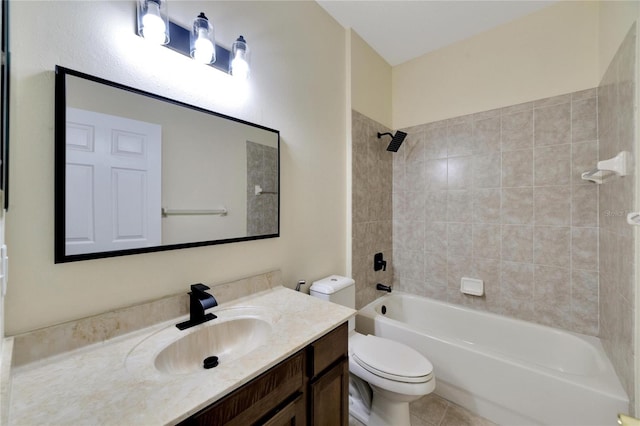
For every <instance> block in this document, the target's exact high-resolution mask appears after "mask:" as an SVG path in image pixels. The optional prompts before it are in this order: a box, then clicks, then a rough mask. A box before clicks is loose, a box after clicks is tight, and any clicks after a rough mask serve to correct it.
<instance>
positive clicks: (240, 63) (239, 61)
mask: <svg viewBox="0 0 640 426" xmlns="http://www.w3.org/2000/svg"><path fill="white" fill-rule="evenodd" d="M231 74H232V75H233V76H234V77H235V78H238V79H241V80H246V79H247V78H248V77H249V64H247V61H245V60H244V58H243V57H241V56H240V55H236V57H235V58H233V60H232V61H231Z"/></svg>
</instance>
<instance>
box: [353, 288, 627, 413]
mask: <svg viewBox="0 0 640 426" xmlns="http://www.w3.org/2000/svg"><path fill="white" fill-rule="evenodd" d="M383 310H384V311H386V313H385V314H382V312H383ZM356 329H357V330H358V331H360V332H361V333H363V334H375V335H377V336H382V337H387V338H390V339H393V340H396V341H400V342H403V343H405V344H407V345H409V346H411V347H413V348H414V349H416V350H418V351H420V352H421V353H422V354H424V355H425V356H426V357H427V358H428V359H429V360H430V361H431V363H432V364H433V366H434V372H435V376H436V390H435V392H436V393H437V394H438V395H441V396H442V397H444V398H446V399H448V400H450V401H453V402H455V403H457V404H459V405H462V406H463V407H466V408H468V409H469V410H471V411H473V412H474V413H477V414H479V415H481V416H483V417H486V418H488V419H489V420H492V421H494V422H496V423H498V424H501V425H509V426H512V425H513V426H516V425H517V426H520V425H536V424H545V425H558V426H559V425H562V426H566V425H576V426H577V425H580V426H586V425H597V426H604V425H615V424H616V416H617V414H618V413H620V412H622V413H627V412H628V410H629V400H628V397H627V395H626V393H625V392H624V390H623V389H622V386H621V385H620V382H619V380H618V378H617V376H616V374H615V372H614V371H613V367H612V366H611V363H610V362H609V359H608V358H607V356H606V355H605V353H604V350H603V349H602V345H601V343H600V341H599V340H598V339H597V338H595V337H591V336H584V335H579V334H574V333H569V332H565V331H561V330H557V329H554V328H550V327H545V326H541V325H537V324H533V323H529V322H526V321H520V320H516V319H511V318H508V317H504V316H500V315H495V314H491V313H486V312H481V311H476V310H472V309H467V308H464V307H461V306H457V305H451V304H448V303H444V302H439V301H436V300H433V299H428V298H424V297H418V296H413V295H410V294H406V293H402V292H397V291H394V292H393V293H392V294H389V295H387V296H384V297H381V298H379V299H377V300H375V301H374V302H372V303H370V304H369V305H367V306H365V307H364V308H363V309H361V310H360V311H359V312H358V315H357V317H356Z"/></svg>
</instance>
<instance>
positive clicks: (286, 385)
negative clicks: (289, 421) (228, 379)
mask: <svg viewBox="0 0 640 426" xmlns="http://www.w3.org/2000/svg"><path fill="white" fill-rule="evenodd" d="M304 364H305V356H304V352H299V353H298V354H296V355H294V356H292V357H291V358H289V359H288V360H286V361H283V362H282V364H279V365H277V366H275V367H273V368H272V369H271V370H269V371H267V372H266V373H263V374H262V375H261V376H259V377H258V378H256V379H255V380H253V381H252V382H250V383H249V384H247V385H245V386H244V387H242V388H240V389H238V390H236V391H234V392H233V393H231V394H230V395H229V396H227V397H225V398H224V399H222V400H221V401H219V402H217V403H214V405H213V406H211V407H210V408H207V409H205V411H203V412H201V413H200V414H196V415H195V416H194V417H193V418H192V423H190V424H197V425H230V426H231V425H239V426H246V425H250V424H253V423H254V422H256V421H258V420H259V419H260V418H262V417H263V416H264V415H265V414H266V413H268V412H269V411H271V410H273V409H275V408H276V407H277V406H278V405H279V404H281V403H282V402H283V401H285V400H286V399H287V398H288V397H290V396H291V395H293V394H294V393H295V392H296V391H299V390H300V389H302V387H303V386H304V383H305V378H304Z"/></svg>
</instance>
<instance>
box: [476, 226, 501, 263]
mask: <svg viewBox="0 0 640 426" xmlns="http://www.w3.org/2000/svg"><path fill="white" fill-rule="evenodd" d="M500 230H501V228H500V225H487V224H480V223H476V224H473V257H474V259H475V258H481V259H500V247H501V240H502V236H501V232H500Z"/></svg>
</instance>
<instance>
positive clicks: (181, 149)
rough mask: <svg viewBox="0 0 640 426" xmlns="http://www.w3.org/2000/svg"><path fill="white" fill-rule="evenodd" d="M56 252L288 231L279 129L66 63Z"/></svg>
mask: <svg viewBox="0 0 640 426" xmlns="http://www.w3.org/2000/svg"><path fill="white" fill-rule="evenodd" d="M55 112H56V117H55V126H56V129H55V132H56V133H55V137H56V141H55V170H56V171H55V262H56V263H61V262H71V261H77V260H87V259H96V258H101V257H112V256H122V255H129V254H136V253H145V252H152V251H160V250H172V249H179V248H187V247H197V246H203V245H212V244H223V243H231V242H238V241H248V240H255V239H262V238H273V237H278V236H279V228H280V214H279V206H280V195H279V192H280V181H279V176H280V169H279V150H280V133H279V132H278V131H277V130H274V129H269V128H267V127H264V126H260V125H257V124H253V123H249V122H246V121H243V120H239V119H236V118H233V117H229V116H226V115H223V114H219V113H216V112H212V111H208V110H205V109H202V108H199V107H195V106H192V105H188V104H185V103H182V102H178V101H174V100H171V99H167V98H164V97H162V96H158V95H154V94H151V93H148V92H144V91H141V90H137V89H133V88H131V87H127V86H123V85H121V84H118V83H114V82H110V81H107V80H103V79H100V78H97V77H94V76H90V75H87V74H84V73H81V72H78V71H74V70H70V69H68V68H64V67H60V66H57V67H56V108H55Z"/></svg>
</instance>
